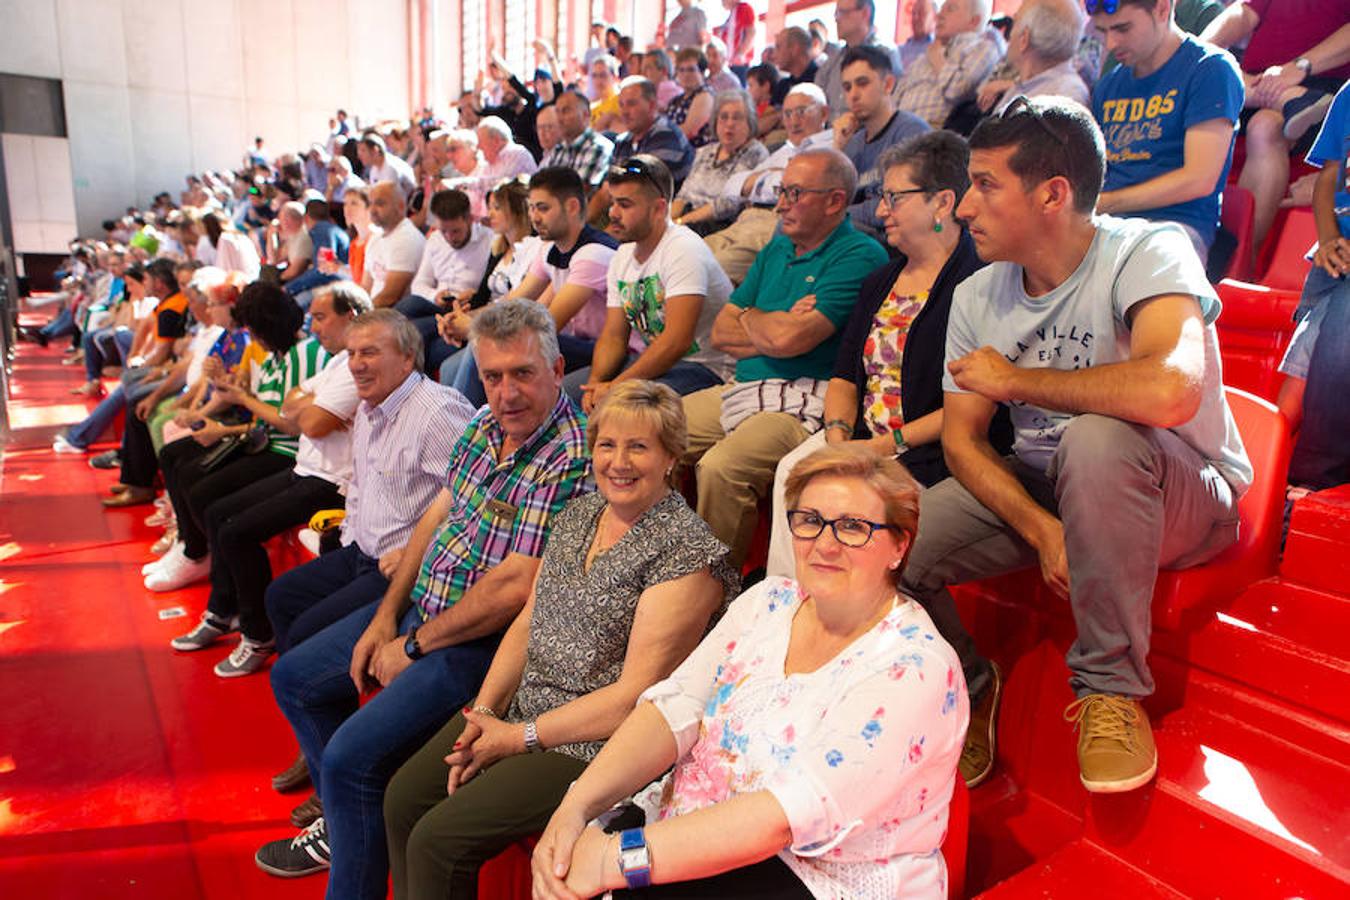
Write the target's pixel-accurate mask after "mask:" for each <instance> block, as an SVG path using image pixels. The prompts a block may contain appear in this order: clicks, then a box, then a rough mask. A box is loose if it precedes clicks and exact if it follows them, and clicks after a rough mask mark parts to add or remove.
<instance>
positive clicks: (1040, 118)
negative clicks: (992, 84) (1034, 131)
mask: <svg viewBox="0 0 1350 900" xmlns="http://www.w3.org/2000/svg"><path fill="white" fill-rule="evenodd" d="M1021 115H1027V116H1031V117H1032V118H1033V119H1035V120H1036V124H1037V125H1039V126H1041V128H1043V129H1045V133H1046V134H1048V135H1050V136H1051V137H1052V138H1054V139H1055V140H1056V141H1058V142H1059V143H1061V144H1064V143H1067V140H1066V139H1065V137H1064V135H1063V133H1062V132H1060V130H1059V129H1058V128H1056V127H1055V126H1053V125H1051V124H1050V123H1049V122H1047V121H1045V116H1044V115H1043V114H1042V113H1041V111H1040V110H1039V109H1037V108H1036V106H1035V105H1034V104H1032V102H1031V101H1030V100H1028V99H1027V98H1026V95H1025V94H1018V95H1017V96H1016V97H1014V98H1013V100H1012V102H1011V103H1009V104H1008V105H1007V106H1006V107H1005V108H1004V110H1003V113H1002V114H1001V115H1000V116H999V118H1000V119H1012V118H1015V117H1017V116H1021Z"/></svg>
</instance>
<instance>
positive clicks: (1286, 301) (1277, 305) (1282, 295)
mask: <svg viewBox="0 0 1350 900" xmlns="http://www.w3.org/2000/svg"><path fill="white" fill-rule="evenodd" d="M1218 293H1219V300H1220V301H1222V303H1223V312H1222V313H1220V314H1219V319H1218V322H1216V323H1215V325H1216V327H1217V328H1218V332H1219V353H1220V355H1221V356H1222V358H1223V383H1224V384H1226V385H1228V386H1229V387H1235V388H1240V389H1242V390H1244V391H1247V392H1249V393H1252V394H1255V395H1256V396H1258V397H1264V398H1265V399H1267V400H1274V399H1275V395H1276V394H1277V393H1278V392H1279V389H1280V382H1281V381H1283V380H1284V376H1283V375H1281V374H1280V373H1279V372H1278V371H1277V369H1278V367H1279V364H1280V360H1281V359H1282V358H1283V356H1284V351H1285V348H1287V347H1288V346H1289V339H1290V338H1291V337H1292V336H1293V334H1294V320H1293V315H1294V308H1295V307H1296V306H1298V297H1299V292H1298V291H1287V290H1276V289H1272V288H1269V287H1265V286H1264V285H1259V284H1248V283H1247V282H1245V281H1234V280H1232V279H1229V278H1225V279H1224V280H1223V281H1221V282H1219V284H1218Z"/></svg>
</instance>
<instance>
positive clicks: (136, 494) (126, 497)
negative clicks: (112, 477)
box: [103, 487, 155, 509]
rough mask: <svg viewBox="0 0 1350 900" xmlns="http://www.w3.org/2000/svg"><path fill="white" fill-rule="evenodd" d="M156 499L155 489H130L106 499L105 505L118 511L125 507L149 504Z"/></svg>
mask: <svg viewBox="0 0 1350 900" xmlns="http://www.w3.org/2000/svg"><path fill="white" fill-rule="evenodd" d="M154 499H155V489H154V488H143V487H129V488H127V489H126V490H125V491H123V492H122V493H120V494H114V495H113V496H111V497H104V498H103V505H104V506H106V507H107V508H108V509H118V508H120V507H123V506H140V505H141V504H142V503H149V502H150V501H151V500H154Z"/></svg>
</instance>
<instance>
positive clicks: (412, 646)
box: [403, 628, 422, 662]
mask: <svg viewBox="0 0 1350 900" xmlns="http://www.w3.org/2000/svg"><path fill="white" fill-rule="evenodd" d="M403 652H404V653H406V654H408V659H411V660H413V661H414V662H416V661H417V660H419V659H421V658H422V645H421V644H419V643H417V629H416V628H414V629H413V630H412V631H409V632H408V639H407V640H406V641H404V642H403Z"/></svg>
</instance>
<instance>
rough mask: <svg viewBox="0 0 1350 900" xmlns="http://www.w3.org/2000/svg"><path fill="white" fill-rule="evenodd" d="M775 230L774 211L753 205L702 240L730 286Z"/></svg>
mask: <svg viewBox="0 0 1350 900" xmlns="http://www.w3.org/2000/svg"><path fill="white" fill-rule="evenodd" d="M777 227H778V216H777V215H775V214H774V211H773V210H771V209H762V208H760V207H756V206H752V207H750V208H749V209H745V210H742V211H741V214H740V215H739V216H737V217H736V221H734V222H732V223H731V224H730V225H728V226H727V227H726V228H723V229H722V230H721V231H714V232H713V233H712V234H710V235H708V236H707V237H705V238H704V239H703V241H704V243H706V244H707V245H708V249H709V250H711V251H712V252H713V256H714V257H715V258H716V259H717V264H718V265H720V266H721V267H722V271H724V272H726V273H727V277H728V278H730V279H731V282H732V284H740V283H741V282H742V281H744V280H745V273H746V272H749V271H750V266H751V264H753V263H754V261H755V257H756V256H758V255H759V251H761V250H763V249H764V248H765V247H766V246H767V245H768V243H769V241H770V240H772V239H773V232H774V229H776V228H777Z"/></svg>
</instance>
